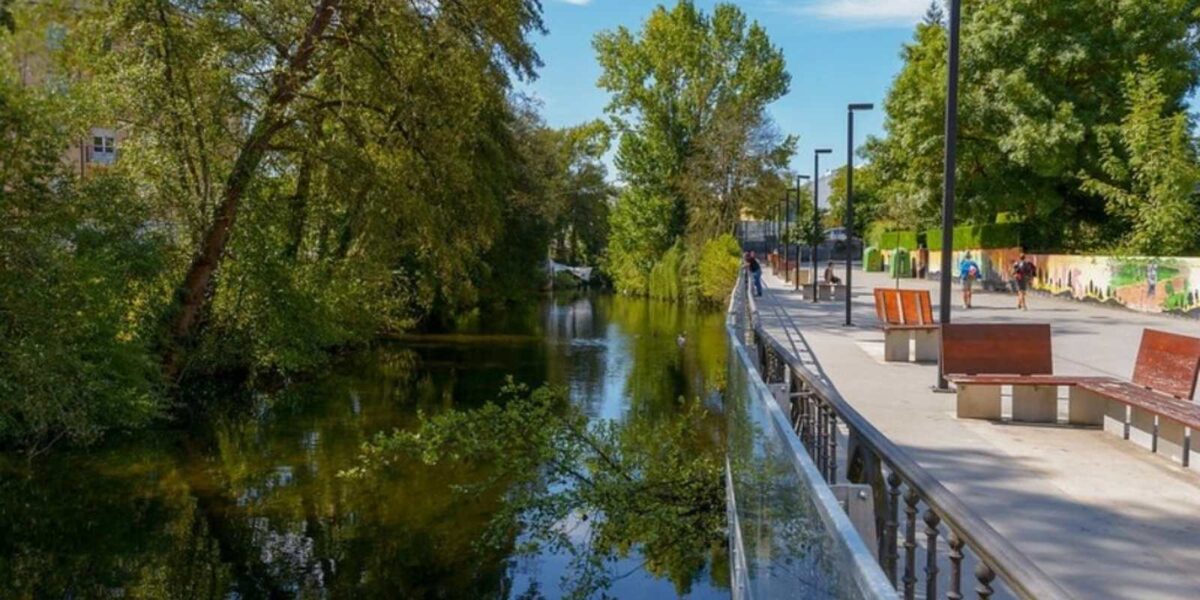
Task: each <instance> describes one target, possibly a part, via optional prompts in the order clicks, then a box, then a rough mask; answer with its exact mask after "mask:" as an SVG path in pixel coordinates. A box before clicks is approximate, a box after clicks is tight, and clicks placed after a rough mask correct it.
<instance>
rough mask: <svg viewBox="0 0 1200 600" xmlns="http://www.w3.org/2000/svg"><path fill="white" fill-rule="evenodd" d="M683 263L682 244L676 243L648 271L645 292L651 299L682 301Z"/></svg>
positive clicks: (684, 287) (683, 286) (683, 289)
mask: <svg viewBox="0 0 1200 600" xmlns="http://www.w3.org/2000/svg"><path fill="white" fill-rule="evenodd" d="M683 262H684V250H683V244H682V243H681V242H676V243H675V245H674V246H671V249H670V250H667V251H666V253H664V254H663V255H662V258H661V259H659V261H658V262H657V263H655V265H654V267H653V268H651V269H650V278H649V281H648V284H647V291H648V293H649V294H650V297H651V298H657V299H659V300H671V301H676V300H682V299H683V297H684V291H685V290H686V286H685V285H684V282H683Z"/></svg>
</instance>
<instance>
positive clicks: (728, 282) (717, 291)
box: [697, 234, 742, 304]
mask: <svg viewBox="0 0 1200 600" xmlns="http://www.w3.org/2000/svg"><path fill="white" fill-rule="evenodd" d="M741 266H742V249H741V247H740V246H739V245H738V242H737V240H735V239H734V238H733V236H732V235H729V234H725V235H722V236H720V237H718V238H715V239H711V240H709V241H708V242H706V243H705V244H704V248H703V249H702V250H701V251H700V264H699V266H698V268H697V270H698V272H699V288H700V289H699V292H700V294H699V295H700V300H701V301H702V302H708V303H712V304H722V303H724V302H725V301H726V300H727V299H728V298H729V294H730V293H731V292H732V291H733V285H734V283H735V281H736V280H737V275H738V269H740V268H741Z"/></svg>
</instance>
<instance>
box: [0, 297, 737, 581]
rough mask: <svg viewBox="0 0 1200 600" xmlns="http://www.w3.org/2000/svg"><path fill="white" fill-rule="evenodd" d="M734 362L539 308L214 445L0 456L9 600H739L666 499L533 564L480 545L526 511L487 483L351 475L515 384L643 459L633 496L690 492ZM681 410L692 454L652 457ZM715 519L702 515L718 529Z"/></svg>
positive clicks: (391, 471)
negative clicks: (652, 481) (674, 474)
mask: <svg viewBox="0 0 1200 600" xmlns="http://www.w3.org/2000/svg"><path fill="white" fill-rule="evenodd" d="M681 336H682V338H681ZM726 356H727V343H726V339H725V331H724V328H723V314H721V313H719V312H706V311H701V310H698V309H694V308H688V307H683V306H680V305H674V304H667V303H660V302H654V301H648V300H639V299H630V298H624V297H614V296H605V295H586V294H585V295H574V296H558V297H554V298H543V299H542V300H541V301H540V302H537V303H534V304H531V305H530V306H529V307H528V308H527V309H525V310H519V311H507V312H504V313H500V314H487V315H480V316H478V317H477V318H474V319H470V320H469V321H468V322H466V323H463V324H462V325H461V326H460V327H458V328H457V329H455V330H454V331H452V332H447V333H441V334H422V335H410V336H404V337H403V338H401V339H395V340H389V341H386V342H380V343H379V344H377V345H376V346H375V347H373V348H370V349H367V350H363V351H360V352H357V353H355V354H353V355H350V356H346V357H343V358H341V359H339V360H338V361H337V362H336V363H335V364H334V365H333V366H332V367H331V368H330V369H329V370H328V372H326V373H324V374H321V375H320V376H316V377H312V378H310V379H308V380H306V381H303V382H297V383H292V384H291V385H288V386H286V387H285V388H284V389H282V390H280V391H275V392H271V393H257V394H253V395H252V397H251V398H250V399H249V400H247V401H245V402H244V403H243V404H244V406H242V409H241V410H238V411H234V414H232V415H229V416H225V417H221V418H216V419H210V420H208V422H207V423H206V425H205V426H204V427H203V428H201V429H195V430H192V431H186V432H185V431H181V430H179V429H178V428H169V427H164V428H163V429H162V430H158V431H151V432H138V433H136V434H130V435H128V436H124V437H122V436H117V437H116V438H114V439H110V440H109V441H107V442H106V443H105V444H104V445H103V446H101V447H98V448H92V449H89V450H87V451H76V450H59V451H55V452H53V453H51V454H50V455H49V456H48V457H46V458H43V459H39V460H38V461H36V462H35V463H33V464H32V465H30V464H28V463H27V462H26V461H25V459H24V458H23V457H15V456H6V457H0V586H2V588H0V598H10V597H11V598H260V597H266V598H272V597H278V598H557V597H563V596H566V595H568V594H571V593H575V594H577V595H581V596H587V597H615V598H634V599H636V598H655V599H657V598H668V597H676V596H680V597H687V598H701V599H707V598H727V597H728V596H729V590H728V578H729V576H728V564H727V562H728V558H727V554H726V551H725V548H724V545H723V543H721V539H720V537H719V536H716V535H713V534H712V532H708V533H707V534H705V533H700V534H694V533H695V532H683V533H684V534H683V535H664V532H662V531H658V529H661V528H662V527H663V523H664V521H662V520H661V519H660V520H654V519H655V518H657V517H655V515H656V512H655V511H656V510H657V508H658V507H655V506H653V503H654V502H655V500H654V498H657V497H660V496H647V497H646V498H647V499H645V500H642V499H641V498H640V497H634V498H632V499H626V500H632V503H633V505H634V507H635V508H637V509H638V510H637V511H635V512H636V513H637V514H638V515H639V517H638V519H636V521H637V522H636V523H631V522H622V523H621V524H618V525H619V526H617V527H614V528H612V530H611V531H607V532H606V533H605V535H604V536H601V537H602V538H603V539H602V540H597V539H595V536H592V537H591V538H589V532H591V531H594V530H595V529H594V525H595V523H596V522H597V519H603V518H604V517H603V516H599V517H597V518H594V519H593V520H592V521H587V514H586V513H583V515H582V518H579V519H574V518H573V519H567V520H564V521H562V522H559V523H557V524H555V531H556V532H562V533H564V534H565V537H564V539H566V540H567V547H566V548H563V547H554V546H553V545H547V544H541V545H539V546H537V547H534V546H532V545H531V544H529V543H528V542H530V541H531V540H535V539H537V538H538V537H539V535H541V536H543V537H544V536H545V534H546V533H547V532H545V531H542V532H539V531H535V530H533V529H534V527H535V526H534V525H530V526H529V527H525V528H519V527H518V528H513V529H512V533H511V535H510V536H509V537H508V538H506V539H502V540H500V542H499V543H496V542H495V541H494V540H493V541H492V542H491V543H487V542H485V541H484V537H485V536H484V534H485V532H487V531H489V524H491V523H493V520H494V519H495V518H496V515H498V514H500V513H501V509H502V508H503V507H504V505H505V503H506V502H510V501H511V499H512V498H514V497H515V494H514V491H513V490H512V489H506V488H504V486H503V485H500V486H498V487H497V486H491V487H487V488H475V487H472V486H473V485H474V484H480V483H481V482H485V481H488V479H487V478H488V474H489V471H490V467H489V466H488V465H479V464H456V463H453V462H441V463H439V464H437V465H436V466H427V465H425V464H423V463H422V462H421V461H419V460H416V459H413V460H408V461H397V464H394V465H392V466H390V467H389V468H387V469H384V470H379V471H372V472H371V474H370V475H369V476H367V477H365V478H364V477H357V478H351V477H346V476H345V472H346V471H347V470H349V469H353V468H354V467H355V466H356V465H358V464H359V460H360V458H359V457H360V454H361V452H362V445H363V444H364V443H365V442H368V441H370V440H371V439H372V438H373V437H374V436H375V435H376V434H378V433H380V432H389V431H412V430H413V429H414V428H416V427H417V426H418V424H419V422H420V421H419V415H420V414H425V415H436V414H444V413H445V412H446V411H449V410H469V409H474V408H476V407H480V406H482V405H484V404H485V403H487V402H489V401H493V400H495V399H496V398H497V397H498V394H499V391H500V389H501V387H502V386H503V385H504V384H505V381H506V378H507V377H509V376H511V377H512V378H513V379H514V380H515V381H517V382H521V383H525V384H528V385H529V386H533V387H536V386H539V385H542V384H544V383H548V384H551V385H554V386H561V387H562V388H565V389H566V390H568V391H569V399H570V403H571V404H572V405H573V406H574V407H575V409H577V410H580V411H582V412H583V413H584V414H586V415H587V416H588V418H590V419H591V421H592V422H593V423H610V424H612V427H611V428H610V430H609V431H610V433H612V435H613V436H614V437H613V439H614V440H618V441H619V444H630V445H632V446H635V447H634V448H630V449H629V450H628V454H629V456H630V457H632V458H628V459H627V462H629V463H632V464H635V465H636V468H635V469H634V470H633V471H634V473H635V477H641V476H643V475H646V474H648V473H654V472H656V471H657V472H661V471H664V470H666V471H671V470H678V471H679V472H680V473H685V474H686V473H691V472H692V471H690V470H689V469H690V466H689V465H691V464H692V463H691V462H689V461H692V460H694V459H695V458H697V457H705V458H707V459H711V460H712V461H713V462H720V460H721V457H722V456H723V452H724V441H723V431H722V430H723V424H724V418H723V416H722V415H721V401H720V397H719V395H718V391H717V389H718V387H719V386H720V385H722V383H723V378H724V374H725V369H726ZM681 398H683V399H684V400H687V399H691V400H692V401H693V402H694V403H695V404H697V405H698V406H699V407H700V408H699V411H700V416H699V418H698V420H697V419H696V417H695V415H693V416H692V417H691V418H692V419H693V422H689V423H688V424H687V433H688V441H687V442H686V443H685V444H682V445H683V446H686V447H667V448H654V447H653V446H654V444H655V443H663V444H667V443H670V442H669V438H663V439H662V440H654V439H644V438H646V437H647V436H651V437H652V436H653V435H655V434H654V433H653V432H655V431H659V429H656V428H661V427H664V426H669V425H670V424H671V423H672V422H673V420H675V419H679V418H682V417H681V415H682V414H683V413H684V412H686V411H685V410H684V408H683V407H684V406H685V405H686V404H688V403H687V402H686V401H681V400H680V399H681ZM647 432H649V433H647ZM706 464H707V463H706ZM711 475H712V474H711V473H703V474H702V476H703V477H705V481H702V482H699V484H701V485H699V486H698V489H703V490H708V489H710V488H711V486H709V485H708V484H709V483H711V481H709V479H711ZM646 476H649V475H646ZM660 476H661V473H660ZM681 477H686V475H684V476H681ZM676 483H680V482H678V481H676ZM691 483H695V482H687V481H686V480H684V481H683V482H682V483H680V484H681V485H689V486H690V485H691ZM693 487H695V486H693ZM633 489H635V490H636V489H637V488H633ZM689 489H692V488H691V487H689ZM716 489H717V493H719V486H718V487H717V488H716ZM540 492H543V493H550V494H555V493H559V492H558V491H555V490H553V489H551V490H540ZM711 500H712V502H711V504H708V503H707V502H704V503H702V504H704V505H705V506H706V507H707V508H705V509H703V510H707V511H710V512H711V511H714V510H716V511H719V510H721V508H722V507H723V504H722V502H723V498H721V497H716V498H712V499H711ZM643 504H644V505H643ZM677 508H678V507H674V508H670V507H668V508H667V509H664V510H668V511H675V512H679V511H678V510H677ZM689 512H690V511H689ZM647 515H649V517H647V518H649V519H650V520H649V521H647V520H645V519H643V517H646V516H647ZM715 516H716V517H717V518H720V519H723V515H715ZM689 518H690V517H689ZM571 521H575V522H571ZM665 522H666V523H670V522H671V521H669V520H668V521H665ZM646 523H650V525H647V524H646ZM666 533H674V534H678V533H680V532H666Z"/></svg>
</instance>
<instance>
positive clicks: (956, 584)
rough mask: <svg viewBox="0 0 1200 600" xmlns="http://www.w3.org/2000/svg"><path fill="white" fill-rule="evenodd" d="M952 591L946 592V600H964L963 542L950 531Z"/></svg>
mask: <svg viewBox="0 0 1200 600" xmlns="http://www.w3.org/2000/svg"><path fill="white" fill-rule="evenodd" d="M949 544H950V591H948V592H946V600H962V599H963V595H962V561H963V553H962V549H963V541H962V538H960V537H958V532H957V531H954V529H951V530H950V538H949Z"/></svg>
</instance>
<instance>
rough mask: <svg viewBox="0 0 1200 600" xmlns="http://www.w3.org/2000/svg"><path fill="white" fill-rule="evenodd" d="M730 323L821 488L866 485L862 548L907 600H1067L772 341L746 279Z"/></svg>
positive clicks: (740, 282)
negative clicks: (778, 393) (781, 392)
mask: <svg viewBox="0 0 1200 600" xmlns="http://www.w3.org/2000/svg"><path fill="white" fill-rule="evenodd" d="M729 322H730V324H731V325H730V329H731V331H732V332H733V333H734V334H736V335H737V336H738V338H739V341H741V342H743V343H745V344H746V345H747V348H748V349H749V350H750V352H751V354H752V355H753V356H755V357H756V359H757V363H758V365H757V366H758V368H759V372H760V373H761V374H762V377H763V380H764V381H765V382H766V383H767V384H769V385H776V386H783V389H785V390H786V396H785V397H786V398H787V401H786V402H787V408H788V409H789V413H790V415H789V417H790V421H791V425H792V430H793V431H794V432H795V434H796V436H797V437H798V438H799V440H800V443H801V444H802V445H803V447H804V448H805V450H806V451H807V452H808V454H809V456H810V457H811V458H812V460H813V462H814V463H815V464H816V465H817V468H818V470H819V471H820V473H821V476H822V477H823V478H824V479H825V481H826V483H828V484H830V485H835V484H838V483H843V482H844V483H858V484H867V485H869V486H870V488H871V490H872V491H873V495H874V506H875V525H876V527H875V530H876V532H877V536H876V537H877V539H875V540H868V542H871V541H873V542H874V543H875V544H876V558H877V560H878V561H879V564H880V566H881V567H882V569H883V571H884V573H885V574H886V576H887V578H888V580H889V581H890V582H891V584H892V585H893V586H894V587H895V588H896V590H897V592H900V593H901V594H902V595H903V597H904V598H905V599H906V600H911V599H914V598H916V597H918V595H919V596H921V597H923V598H926V599H929V600H932V599H934V598H939V597H942V595H940V594H939V590H940V589H943V587H942V586H943V585H944V586H945V587H944V589H945V593H944V597H945V598H947V599H949V600H962V599H963V598H966V597H967V595H966V594H968V593H970V592H971V591H973V592H974V594H975V596H976V597H977V598H979V599H980V600H988V599H990V598H992V597H993V595H995V594H997V593H998V592H999V593H1000V595H1002V596H1015V597H1017V598H1022V599H1024V600H1055V599H1059V598H1070V597H1071V596H1070V595H1069V594H1068V593H1067V592H1066V591H1065V590H1063V589H1062V588H1061V587H1060V586H1059V585H1058V584H1057V583H1055V582H1054V581H1053V580H1052V579H1050V577H1049V576H1047V575H1046V574H1045V573H1043V572H1042V570H1041V569H1039V568H1038V567H1037V566H1036V565H1035V564H1034V563H1033V562H1032V561H1031V560H1030V559H1029V558H1028V557H1026V556H1025V555H1024V554H1022V553H1021V552H1020V551H1018V550H1017V549H1016V548H1015V547H1013V545H1012V544H1011V543H1010V542H1009V541H1008V540H1007V539H1005V538H1004V537H1002V536H1001V535H1000V534H999V533H998V532H997V531H996V530H995V529H993V528H992V527H991V526H990V525H988V524H987V522H985V521H984V520H983V519H982V518H980V517H979V516H978V515H976V514H975V513H974V511H972V510H971V508H970V507H968V506H967V505H966V504H965V503H964V502H963V501H962V500H960V499H959V498H958V497H957V496H955V495H954V494H953V493H951V492H950V491H949V490H947V489H946V488H945V487H944V486H943V485H942V484H941V483H939V482H938V481H937V480H936V479H934V478H933V476H932V475H930V474H929V473H928V472H926V471H925V470H924V469H923V468H922V467H921V466H920V465H918V464H917V463H916V462H915V461H913V460H912V459H911V458H910V457H909V456H908V455H907V454H906V453H905V452H904V451H903V450H901V449H900V448H899V447H897V446H896V445H895V444H894V443H892V442H891V441H890V440H889V439H888V438H887V437H886V436H884V435H883V434H882V433H880V432H879V430H878V429H876V428H875V427H874V426H873V425H871V423H870V422H868V421H867V420H866V418H864V417H863V416H862V415H861V414H859V413H858V411H856V410H855V409H854V408H853V407H852V406H851V405H850V404H849V403H848V402H847V401H846V400H845V399H844V398H843V397H842V396H841V394H839V393H838V391H837V390H836V389H834V388H833V387H832V386H830V385H829V384H828V383H826V382H825V381H824V380H823V379H822V378H820V377H819V376H817V374H816V373H813V372H812V371H811V370H809V369H808V368H807V367H805V366H804V365H803V364H801V363H800V362H799V361H798V360H796V359H795V358H794V357H793V356H792V355H791V354H790V353H789V352H788V351H787V349H786V348H785V347H784V346H783V344H781V343H780V342H779V340H777V339H775V338H774V337H773V336H771V335H770V334H768V333H767V332H766V331H765V330H764V329H763V327H762V323H761V320H760V318H759V313H758V307H757V304H756V302H755V300H754V297H753V294H752V293H751V290H750V289H749V282H748V278H747V277H745V275H744V274H743V275H742V276H740V277H739V279H738V285H737V286H736V289H735V291H734V293H733V298H732V299H731V302H730V307H729ZM843 430H844V432H843ZM839 439H843V440H845V446H846V448H844V449H843V448H841V447H840V446H839ZM839 452H845V453H846V454H845V458H844V460H839ZM901 514H903V518H901ZM920 536H923V537H924V539H923V540H922V539H921V537H920ZM971 564H973V565H974V568H973V569H969V570H970V571H972V573H971V574H970V575H966V576H964V572H965V571H966V570H968V569H967V567H969V566H970V565H971ZM964 577H971V578H973V580H974V583H973V586H974V587H973V590H970V589H967V590H964Z"/></svg>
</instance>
